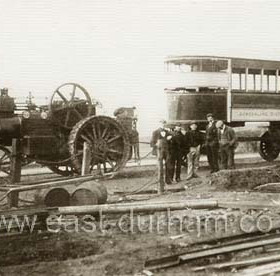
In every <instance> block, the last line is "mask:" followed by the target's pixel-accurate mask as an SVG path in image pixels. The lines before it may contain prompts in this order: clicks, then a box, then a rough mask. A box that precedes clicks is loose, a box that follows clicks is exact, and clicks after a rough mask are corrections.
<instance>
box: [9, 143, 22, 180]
mask: <svg viewBox="0 0 280 276" xmlns="http://www.w3.org/2000/svg"><path fill="white" fill-rule="evenodd" d="M20 178H21V160H20V140H19V139H13V140H12V154H11V182H12V183H15V182H20Z"/></svg>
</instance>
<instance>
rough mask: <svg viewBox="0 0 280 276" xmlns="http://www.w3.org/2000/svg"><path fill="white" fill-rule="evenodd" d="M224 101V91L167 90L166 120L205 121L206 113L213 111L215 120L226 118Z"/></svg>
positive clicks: (174, 121)
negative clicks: (184, 91) (190, 91)
mask: <svg viewBox="0 0 280 276" xmlns="http://www.w3.org/2000/svg"><path fill="white" fill-rule="evenodd" d="M226 101H227V96H226V93H214V92H209V93H201V92H193V93H180V92H167V103H168V121H169V122H172V123H176V122H187V121H191V120H196V121H206V115H207V114H208V113H213V115H214V117H215V118H216V119H217V120H226V118H227V116H226V114H227V113H226V112H227V103H226Z"/></svg>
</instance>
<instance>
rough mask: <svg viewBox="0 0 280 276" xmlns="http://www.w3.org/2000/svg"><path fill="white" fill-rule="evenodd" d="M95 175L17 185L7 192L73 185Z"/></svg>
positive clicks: (92, 178)
mask: <svg viewBox="0 0 280 276" xmlns="http://www.w3.org/2000/svg"><path fill="white" fill-rule="evenodd" d="M96 178H97V177H94V176H92V175H90V176H78V177H72V178H70V179H67V180H65V179H63V180H59V181H54V182H53V181H50V182H46V183H40V184H32V185H23V186H19V187H12V188H10V189H9V192H14V191H18V192H24V191H30V190H36V189H45V188H49V187H56V186H65V185H75V184H79V183H81V182H83V181H88V180H94V179H96Z"/></svg>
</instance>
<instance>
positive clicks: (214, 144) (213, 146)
mask: <svg viewBox="0 0 280 276" xmlns="http://www.w3.org/2000/svg"><path fill="white" fill-rule="evenodd" d="M207 121H208V125H207V126H206V141H205V147H206V153H207V159H208V163H209V166H210V170H211V173H213V172H217V171H218V170H219V163H218V160H219V138H218V130H217V128H216V125H215V121H214V117H213V114H212V113H209V114H207Z"/></svg>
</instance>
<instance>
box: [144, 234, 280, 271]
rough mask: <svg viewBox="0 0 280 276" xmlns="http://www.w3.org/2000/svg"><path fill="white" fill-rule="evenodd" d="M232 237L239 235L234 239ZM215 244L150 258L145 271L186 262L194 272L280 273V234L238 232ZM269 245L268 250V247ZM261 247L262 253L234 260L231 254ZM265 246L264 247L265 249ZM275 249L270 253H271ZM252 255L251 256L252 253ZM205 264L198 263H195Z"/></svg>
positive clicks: (145, 265)
mask: <svg viewBox="0 0 280 276" xmlns="http://www.w3.org/2000/svg"><path fill="white" fill-rule="evenodd" d="M235 238H238V239H237V240H235ZM216 241H217V245H214V246H208V247H207V248H203V249H197V250H189V251H187V252H184V253H180V254H175V255H169V256H165V257H161V258H157V259H151V260H148V261H146V262H145V264H144V267H145V270H146V271H158V270H161V269H168V268H171V267H174V266H178V265H183V264H187V265H188V266H189V268H190V269H191V270H192V271H194V272H200V271H207V272H210V271H217V270H219V271H223V272H225V271H228V272H229V271H236V270H238V272H240V274H237V275H267V274H269V273H272V272H280V265H279V261H280V254H279V253H278V252H279V250H280V234H277V233H276V234H275V233H273V234H265V235H264V234H263V235H258V236H255V237H250V238H244V240H242V239H240V235H238V236H233V237H232V241H229V242H222V239H221V240H219V239H218V240H216ZM268 247H269V249H267V248H268ZM258 248H262V249H263V250H262V251H261V252H262V253H261V254H259V255H256V256H254V255H253V254H248V255H250V257H246V258H244V257H243V256H240V257H239V258H240V260H236V259H235V257H234V256H233V254H238V253H240V252H243V251H246V250H247V251H248V250H252V249H258ZM266 249H267V250H266ZM273 251H274V252H276V251H278V252H277V253H273V254H271V253H270V252H273ZM228 254H231V256H232V258H233V260H232V261H228V256H229V255H228ZM252 255H253V256H252ZM222 256H226V257H225V258H224V259H226V261H223V262H221V261H220V260H221V259H223V258H221V257H222ZM199 262H200V263H203V264H206V265H197V263H199Z"/></svg>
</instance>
